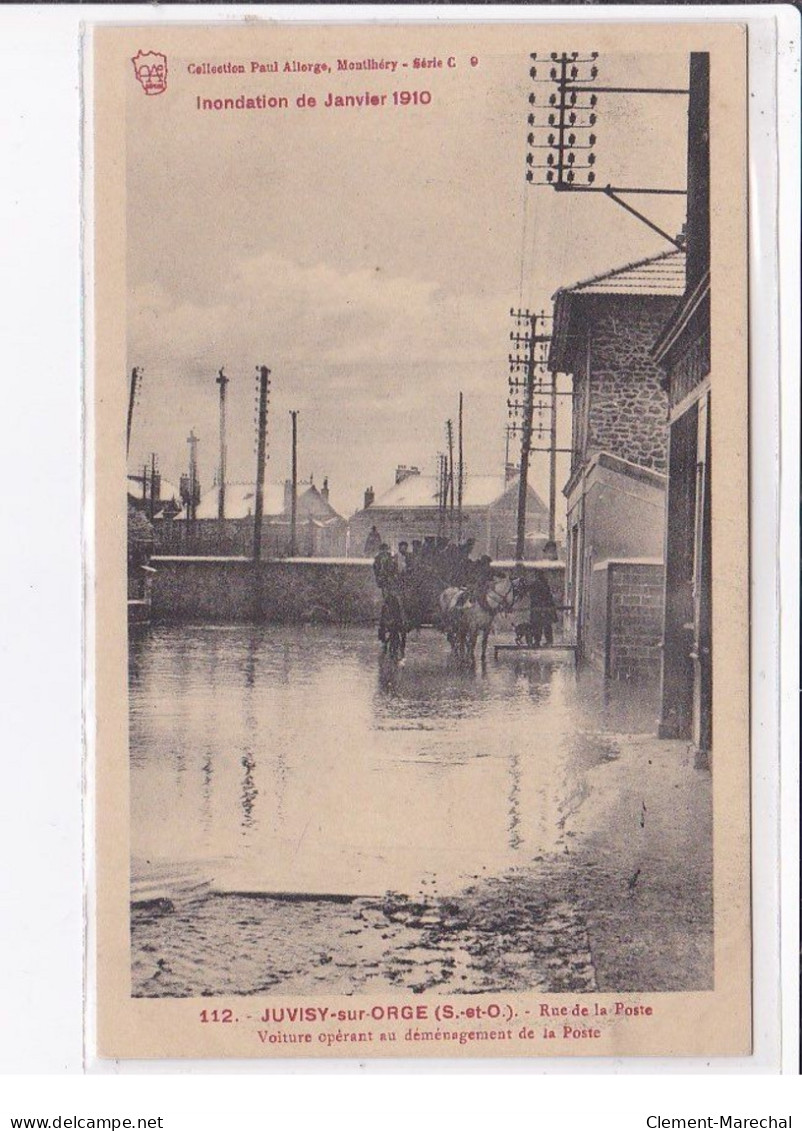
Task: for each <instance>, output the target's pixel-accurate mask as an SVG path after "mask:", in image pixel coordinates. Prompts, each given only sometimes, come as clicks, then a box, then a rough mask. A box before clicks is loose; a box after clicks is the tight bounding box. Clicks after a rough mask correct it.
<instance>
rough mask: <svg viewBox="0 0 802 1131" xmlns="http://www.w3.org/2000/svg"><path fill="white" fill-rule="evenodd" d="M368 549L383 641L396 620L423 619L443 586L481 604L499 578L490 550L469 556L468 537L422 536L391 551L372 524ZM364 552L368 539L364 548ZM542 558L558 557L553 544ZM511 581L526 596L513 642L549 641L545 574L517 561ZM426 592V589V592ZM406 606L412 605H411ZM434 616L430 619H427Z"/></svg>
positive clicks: (405, 624)
mask: <svg viewBox="0 0 802 1131" xmlns="http://www.w3.org/2000/svg"><path fill="white" fill-rule="evenodd" d="M368 542H369V543H370V549H371V551H373V549H374V546H375V551H376V552H375V557H374V560H373V573H374V576H375V578H376V584H377V585H378V587H379V589H380V590H381V592H382V596H383V598H384V602H383V607H382V615H381V619H380V623H379V639H380V640H381V641H382V643H385V642H386V640H387V634H388V631H389V626H390V624H391V623H395V624H398V623H399V622H400V624H401V626H402V628H403V631H405V632H406V630H407V629H408V628H409V627H410V626H411V623H413V622H414V621H415V619H416V618H415V615H413V616H410V613H411V612H412V613H413V614H415V613H417V619H418V620H425V619H427V618H426V616H425V613H424V614H423V616H421V608H418V607H417V606H421V607H424V608H425V607H426V606H428V605H432V606H434V604H435V602H436V600H437V597H438V595H439V592H440V591H442V590H443V589H445V588H448V587H452V586H453V587H458V588H461V589H462V590H463V595H462V597H461V598H460V599H461V601H462V602H463V603H465V604H468V603H472V602H476V603H478V604H479V605H480V606H482V607H484V605H485V599H486V596H487V594H488V592H489V590H490V588H491V587H492V585H493V582H494V580H495V579H496V577H497V576H498V573H497V571H496V570H494V569H493V566H492V561H491V558H490V555H489V554H482V556H481V557H479V558H478V559H476V560H474V559H473V558H472V557H471V553H472V551H473V547H474V541H473V539H468V540H467V541H466V542H464V543H462V544H461V545H455V544H454V543H452V542H449V541H448V540H447V539H440V538H426V539H424V540H421V541H418V540H416V541H414V542H413V543H412V544H411V545H410V543H409V542H407V541H401V542H399V543H398V551H397V553H395V554H393V553H392V551H391V550H390V547H389V546H388V544H387V543H386V542H383V541H382V540H381V537H380V536H379V534H378V531H377V530H376V527H375V526H374V527H373V529H372V530H371V532H370V535H369V536H368ZM365 549H366V551H367V550H368V543H366V546H365ZM543 552H544V557H553V558H556V556H557V547H556V545H555V544H554V543H553V542H552V543H546V545H545V546H544V551H543ZM511 579H512V581H513V584H514V585H515V588H516V592H517V593H518V595H519V596H521V597H523V596H527V597H528V599H529V619H528V621H527V622H525V623H524V624H522V625H516V626H515V634H516V643H518V644H527V645H529V646H530V647H540V645H541V642H542V643H543V644H544V645H545V646H546V647H549V646H550V645H552V644H553V642H554V624H555V622H556V620H557V610H556V606H555V603H554V597H553V594H552V592H551V588H550V586H549V582H548V579H547V577H546V574H545V573H544V572H542V571H540V570H534V571H532V570H528V569H526V568H525V567H524V566H523V565H521V564H520V563H519V564H518V565H517V566H516V567H515V568H514V569H513V571H512V575H511ZM429 591H431V592H429ZM410 606H416V607H415V608H414V609H411V607H410ZM432 619H434V618H432Z"/></svg>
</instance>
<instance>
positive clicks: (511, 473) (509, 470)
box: [504, 463, 518, 487]
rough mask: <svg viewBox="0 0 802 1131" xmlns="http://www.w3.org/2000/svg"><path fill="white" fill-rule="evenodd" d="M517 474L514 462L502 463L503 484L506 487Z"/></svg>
mask: <svg viewBox="0 0 802 1131" xmlns="http://www.w3.org/2000/svg"><path fill="white" fill-rule="evenodd" d="M517 476H518V467H517V466H516V465H515V464H514V463H505V464H504V486H505V487H508V486H509V485H510V483H512V481H513V479H516V478H517Z"/></svg>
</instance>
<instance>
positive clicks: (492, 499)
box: [348, 465, 549, 560]
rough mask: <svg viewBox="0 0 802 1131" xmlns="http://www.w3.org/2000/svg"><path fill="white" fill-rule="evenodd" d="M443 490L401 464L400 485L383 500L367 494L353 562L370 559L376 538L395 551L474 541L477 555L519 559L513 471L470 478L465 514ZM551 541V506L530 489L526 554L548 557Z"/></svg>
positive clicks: (352, 536)
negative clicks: (441, 541)
mask: <svg viewBox="0 0 802 1131" xmlns="http://www.w3.org/2000/svg"><path fill="white" fill-rule="evenodd" d="M439 498H440V485H439V482H438V479H437V477H436V476H434V475H421V473H420V471H419V469H418V468H417V467H407V466H405V465H401V466H399V467H398V468H397V469H396V474H395V482H394V484H393V485H392V487H390V488H389V489H388V490H387V491H385V492H384V493H383V494H382V495H380V496H379V497H378V498H376V497H374V495H373V491H372V489H370V488H369V489H368V490H367V491H366V492H365V503H366V505H365V507H363V509H362V510H360V511H357V513H356V514H355V515H354V516H353V517H352V518H351V519H350V521H349V523H348V546H349V550H348V552H349V555H350V556H351V557H360V556H363V555H368V556H370V553H371V548H372V546H373V544H374V543H375V537H371V532H372V531H373V530H374V529H375V531H376V536H378V537H379V538H380V540H381V541H382V542H386V543H387V545H388V546H389V547H390V549H391V550H392V551H393V552H395V551H396V550H397V549H398V544H399V542H407V543H409V545H410V546H411V545H412V544H413V543H414V542H424V541H425V540H426V539H427V538H446V539H449V540H450V541H452V542H467V541H469V540H472V541H473V550H472V556H473V557H475V558H476V557H479V556H480V555H482V554H489V556H490V557H491V558H493V559H494V560H496V559H506V558H514V557H515V539H516V530H517V522H518V474H517V471H513V470H511V469H508V471H507V472H506V474H504V475H469V476H468V477H467V478H466V481H465V484H464V488H463V497H462V507H461V511H458V509H457V506H456V504H455V506H454V507H453V508H452V507H451V506H450V504H448V505H446V506H445V507H443V506H441V505H440V502H439ZM548 538H549V512H548V507H547V506H546V505H545V504H544V503H543V500H542V499H541V498H540V496H539V495H538V494H537V492H536V491H535V490H534V488H533V487H532V486H531V485H530V486H529V488H528V492H527V508H526V553H525V557H526V558H528V559H529V560H534V559H536V558H539V557H541V556H542V549H543V545H544V543H545V542H547V541H548ZM374 552H375V551H374Z"/></svg>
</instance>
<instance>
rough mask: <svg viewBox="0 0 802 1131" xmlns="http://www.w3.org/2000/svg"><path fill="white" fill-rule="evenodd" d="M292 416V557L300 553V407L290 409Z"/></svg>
mask: <svg viewBox="0 0 802 1131" xmlns="http://www.w3.org/2000/svg"><path fill="white" fill-rule="evenodd" d="M290 416H291V417H292V496H291V499H290V557H291V558H294V557H295V555H296V554H297V553H298V409H290Z"/></svg>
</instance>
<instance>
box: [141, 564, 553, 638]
mask: <svg viewBox="0 0 802 1131" xmlns="http://www.w3.org/2000/svg"><path fill="white" fill-rule="evenodd" d="M151 565H152V566H153V568H154V569H155V571H156V572H155V574H153V581H152V589H151V598H152V615H153V620H154V621H156V622H170V621H189V622H197V623H220V624H230V623H234V622H237V621H265V622H267V623H269V624H306V623H314V624H373V623H375V622H376V621H377V620H378V618H379V613H380V610H381V603H382V598H381V593H380V592H379V589H378V588H377V586H376V581H375V579H374V576H373V562H372V561H371V560H370V559H366V558H362V559H350V560H347V561H346V560H337V559H326V558H317V559H315V558H306V559H304V558H294V559H292V560H289V559H283V560H275V561H263V562H260V563H259V565H258V566H257V565H255V564H254V563H253V562H252V561H248V560H246V559H243V558H211V557H210V558H200V557H195V558H193V557H158V556H157V557H154V558H152V559H151ZM513 565H514V563H513V562H500V563H497V568H498V570H499V572H504V571H506V570H508V569H511V568H512V566H513ZM529 568H532V569H534V568H540V569H542V570H543V572H544V573H545V575H546V577H547V579H548V582H549V585H550V587H551V590H552V593H553V596H554V600H555V604H558V605H559V604H561V603H562V601H563V589H564V580H565V569H564V567H563V565H562V563H561V562H548V563H544V562H540V563H533V564H532V565H531V566H530V567H529ZM524 606H525V602H522V608H523V607H524ZM526 609H528V605H526V606H525V611H526ZM525 611H524V613H521V614H520V617H523V616H524V615H525ZM520 617H519V619H520ZM513 619H514V618H513ZM499 624H502V621H501V618H499Z"/></svg>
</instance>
